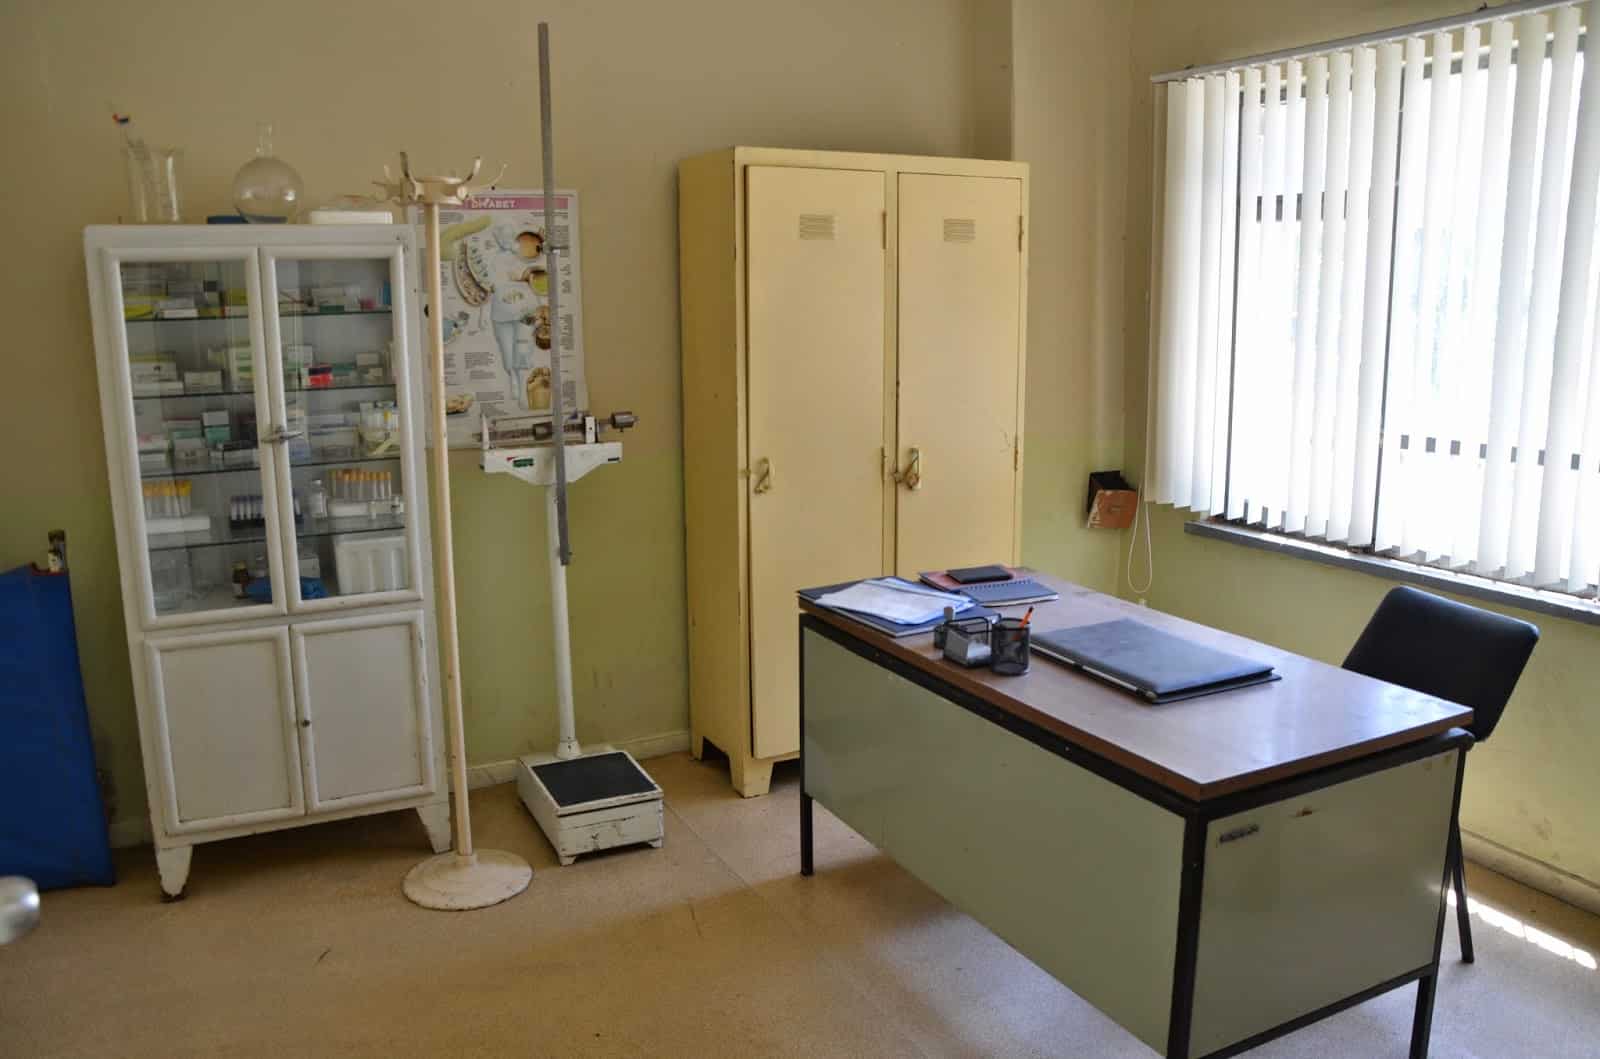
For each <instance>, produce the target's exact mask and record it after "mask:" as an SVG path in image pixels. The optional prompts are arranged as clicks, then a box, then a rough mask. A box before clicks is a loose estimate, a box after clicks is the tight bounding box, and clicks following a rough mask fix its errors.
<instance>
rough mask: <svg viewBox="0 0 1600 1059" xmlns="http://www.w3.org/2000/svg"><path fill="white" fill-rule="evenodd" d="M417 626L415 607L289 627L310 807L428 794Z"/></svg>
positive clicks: (428, 748) (428, 747)
mask: <svg viewBox="0 0 1600 1059" xmlns="http://www.w3.org/2000/svg"><path fill="white" fill-rule="evenodd" d="M422 630H423V623H422V612H421V611H406V612H403V613H398V614H386V615H379V616H375V617H359V618H338V619H332V620H329V621H317V622H304V623H301V624H299V625H296V626H294V627H293V629H292V630H291V632H290V635H291V636H292V638H293V640H294V655H295V676H296V679H297V680H298V682H299V699H300V712H301V722H302V727H301V730H300V732H301V740H302V742H301V745H302V748H303V753H304V757H305V777H306V800H307V802H308V805H309V811H311V812H321V811H330V810H335V809H343V808H346V807H349V806H357V805H365V804H368V803H370V802H378V801H387V800H389V799H393V798H401V797H407V796H410V795H418V794H429V793H431V792H432V791H433V789H434V775H433V733H432V729H431V728H430V727H429V724H428V698H429V696H428V694H427V679H426V677H427V667H426V666H425V665H424V664H423V658H424V653H423V643H422Z"/></svg>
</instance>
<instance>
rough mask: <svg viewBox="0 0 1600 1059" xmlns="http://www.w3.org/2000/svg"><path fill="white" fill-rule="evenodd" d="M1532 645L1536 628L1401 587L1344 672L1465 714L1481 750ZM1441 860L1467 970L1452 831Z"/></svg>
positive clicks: (1463, 885)
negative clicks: (1451, 887) (1444, 702)
mask: <svg viewBox="0 0 1600 1059" xmlns="http://www.w3.org/2000/svg"><path fill="white" fill-rule="evenodd" d="M1538 642H1539V629H1538V626H1535V625H1530V624H1528V623H1527V622H1525V621H1518V620H1517V619H1516V618H1508V617H1506V616H1505V615H1504V614H1495V613H1493V612H1492V611H1487V610H1479V609H1478V608H1477V607H1469V606H1467V605H1466V604H1465V603H1457V602H1455V601H1453V600H1448V599H1443V598H1441V597H1439V596H1434V595H1429V594H1428V593H1427V592H1421V591H1418V590H1417V589H1415V588H1410V587H1407V586H1405V585H1401V586H1400V587H1399V588H1395V589H1391V590H1390V592H1389V594H1388V595H1387V596H1384V597H1383V602H1382V603H1380V604H1378V609H1377V611H1376V612H1375V613H1374V614H1373V615H1372V620H1371V621H1369V622H1367V627H1366V628H1365V629H1364V630H1362V632H1361V638H1360V639H1358V640H1357V641H1356V645H1355V646H1354V647H1352V648H1351V649H1350V654H1349V656H1348V657H1346V658H1345V660H1344V668H1346V669H1349V670H1353V671H1354V672H1357V673H1365V674H1366V675H1367V676H1369V677H1377V678H1378V679H1379V680H1386V681H1388V682H1389V683H1391V684H1399V685H1400V686H1401V687H1406V688H1410V689H1412V690H1413V691H1420V692H1422V693H1423V694H1424V695H1432V696H1434V697H1436V698H1440V699H1448V700H1449V701H1451V702H1458V703H1460V704H1461V705H1463V706H1470V707H1472V724H1471V725H1470V726H1469V728H1470V730H1471V732H1472V736H1473V739H1474V740H1475V741H1476V742H1480V743H1481V742H1483V741H1485V740H1487V739H1488V738H1489V736H1490V735H1491V734H1492V733H1493V732H1494V727H1495V725H1497V724H1499V723H1500V715H1501V714H1502V713H1504V712H1505V708H1506V703H1507V702H1508V701H1509V700H1510V698H1511V692H1512V689H1514V688H1515V687H1516V686H1517V678H1518V677H1520V676H1522V669H1523V667H1524V666H1526V665H1527V664H1528V656H1529V655H1531V654H1533V646H1534V644H1536V643H1538ZM1447 856H1448V857H1449V861H1450V871H1451V875H1452V877H1453V879H1454V884H1455V890H1456V926H1457V928H1458V929H1459V930H1460V932H1461V959H1462V961H1463V962H1464V963H1471V962H1472V960H1473V954H1472V927H1471V925H1470V924H1469V923H1468V921H1467V878H1466V872H1465V867H1464V864H1463V858H1462V855H1461V827H1460V825H1459V824H1457V826H1456V827H1455V828H1454V829H1453V830H1452V831H1451V834H1450V849H1449V851H1448V854H1447Z"/></svg>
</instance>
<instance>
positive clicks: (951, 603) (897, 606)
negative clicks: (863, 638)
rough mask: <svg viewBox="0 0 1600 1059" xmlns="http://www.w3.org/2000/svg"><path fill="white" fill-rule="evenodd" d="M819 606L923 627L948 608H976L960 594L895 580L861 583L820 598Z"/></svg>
mask: <svg viewBox="0 0 1600 1059" xmlns="http://www.w3.org/2000/svg"><path fill="white" fill-rule="evenodd" d="M817 603H818V604H820V605H821V606H824V607H832V608H834V609H835V610H848V611H853V612H855V613H857V614H868V615H871V616H872V617H874V618H881V619H883V620H884V621H892V622H894V623H895V624H896V625H922V624H924V623H926V622H930V621H935V620H937V619H938V618H940V617H941V616H943V614H944V610H945V608H946V607H949V608H950V609H952V610H954V611H955V612H956V613H960V612H961V611H964V610H966V609H967V608H969V607H971V606H973V602H972V600H970V599H968V598H967V597H966V596H963V595H960V594H959V593H956V592H936V591H934V590H933V589H931V588H923V587H922V586H921V585H914V584H912V583H910V582H909V581H902V580H900V579H899V578H894V577H883V578H877V579H876V580H871V581H858V582H856V583H855V584H853V585H851V586H850V587H849V588H843V589H840V590H839V591H837V592H829V593H828V594H827V595H825V596H820V597H818V599H817Z"/></svg>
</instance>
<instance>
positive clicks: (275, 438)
mask: <svg viewBox="0 0 1600 1059" xmlns="http://www.w3.org/2000/svg"><path fill="white" fill-rule="evenodd" d="M305 433H306V432H305V431H304V430H286V429H285V428H283V427H273V428H272V429H271V430H270V431H268V433H267V436H266V437H265V438H262V440H263V441H265V442H266V443H267V444H269V445H277V444H282V443H283V442H285V441H293V440H294V439H295V438H300V437H304V436H305Z"/></svg>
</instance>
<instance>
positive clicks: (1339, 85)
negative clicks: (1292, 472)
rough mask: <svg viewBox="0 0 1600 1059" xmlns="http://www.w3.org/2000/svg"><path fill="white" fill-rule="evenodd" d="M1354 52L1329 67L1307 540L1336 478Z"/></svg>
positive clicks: (1323, 529)
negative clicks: (1335, 431)
mask: <svg viewBox="0 0 1600 1059" xmlns="http://www.w3.org/2000/svg"><path fill="white" fill-rule="evenodd" d="M1350 67H1351V62H1350V53H1349V52H1343V51H1342V52H1338V53H1336V54H1334V55H1333V56H1332V58H1331V60H1330V61H1329V63H1328V87H1327V95H1328V147H1327V157H1326V160H1325V166H1326V167H1325V170H1324V176H1323V194H1322V262H1321V272H1322V276H1321V278H1320V280H1319V281H1318V284H1317V332H1316V334H1317V338H1316V345H1315V347H1314V348H1313V357H1314V360H1313V367H1312V371H1311V380H1312V381H1311V385H1312V393H1313V398H1312V407H1311V452H1310V479H1309V482H1308V484H1307V487H1306V526H1305V532H1306V535H1307V536H1311V537H1321V536H1323V535H1325V534H1326V533H1327V530H1328V497H1329V493H1330V491H1331V488H1332V477H1333V420H1334V412H1335V408H1334V406H1335V403H1336V402H1337V400H1338V394H1337V390H1338V385H1339V383H1338V380H1339V328H1340V324H1341V319H1340V308H1341V306H1342V304H1343V298H1344V256H1345V245H1344V242H1345V228H1346V222H1347V215H1346V198H1347V194H1348V192H1349V188H1350V102H1351V100H1350Z"/></svg>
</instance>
